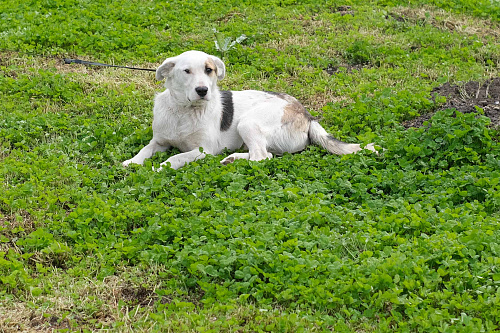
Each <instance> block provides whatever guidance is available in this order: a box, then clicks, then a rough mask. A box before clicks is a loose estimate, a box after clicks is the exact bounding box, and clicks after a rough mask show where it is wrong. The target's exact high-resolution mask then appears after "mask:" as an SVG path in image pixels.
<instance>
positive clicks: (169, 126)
mask: <svg viewBox="0 0 500 333" xmlns="http://www.w3.org/2000/svg"><path fill="white" fill-rule="evenodd" d="M211 127H213V126H210V124H209V123H207V122H206V121H204V119H203V117H197V116H196V115H193V114H170V115H165V116H164V117H155V119H154V121H153V133H154V136H155V138H156V140H157V141H158V142H159V143H160V144H161V145H170V146H174V147H176V148H178V149H180V150H181V151H189V150H192V149H195V148H198V147H200V146H202V144H203V142H204V141H205V138H207V137H211V136H213V134H214V133H211V132H212V128H211Z"/></svg>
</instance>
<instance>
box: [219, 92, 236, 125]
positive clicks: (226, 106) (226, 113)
mask: <svg viewBox="0 0 500 333" xmlns="http://www.w3.org/2000/svg"><path fill="white" fill-rule="evenodd" d="M220 97H221V103H222V117H221V119H220V130H221V131H222V132H224V131H227V130H228V129H229V127H231V124H232V123H233V114H234V105H233V93H232V92H231V91H226V90H224V91H221V92H220Z"/></svg>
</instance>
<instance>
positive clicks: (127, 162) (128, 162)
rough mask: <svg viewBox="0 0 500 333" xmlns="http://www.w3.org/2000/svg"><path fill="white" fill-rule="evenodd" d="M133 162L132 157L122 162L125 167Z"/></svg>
mask: <svg viewBox="0 0 500 333" xmlns="http://www.w3.org/2000/svg"><path fill="white" fill-rule="evenodd" d="M131 163H133V162H132V159H130V160H126V161H123V162H122V165H123V166H124V167H128V166H129V164H131Z"/></svg>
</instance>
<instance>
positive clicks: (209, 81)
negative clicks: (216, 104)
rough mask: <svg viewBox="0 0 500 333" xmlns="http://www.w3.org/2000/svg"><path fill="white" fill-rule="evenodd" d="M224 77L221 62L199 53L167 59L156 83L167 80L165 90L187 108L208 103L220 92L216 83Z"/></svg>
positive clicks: (162, 65)
mask: <svg viewBox="0 0 500 333" xmlns="http://www.w3.org/2000/svg"><path fill="white" fill-rule="evenodd" d="M225 75H226V67H225V66H224V63H223V62H222V60H220V59H219V58H217V57H215V56H212V55H209V54H206V53H204V52H200V51H187V52H184V53H182V54H180V55H178V56H176V57H172V58H168V59H166V60H165V61H164V62H163V64H161V66H160V67H158V69H157V70H156V79H157V80H159V81H161V80H163V79H165V87H166V88H167V89H169V90H170V91H171V93H172V95H173V96H174V97H175V98H176V99H177V100H179V101H181V102H186V103H187V104H200V103H204V102H206V101H209V100H210V99H211V98H212V95H213V92H214V91H216V89H217V81H218V80H222V79H223V78H224V76H225Z"/></svg>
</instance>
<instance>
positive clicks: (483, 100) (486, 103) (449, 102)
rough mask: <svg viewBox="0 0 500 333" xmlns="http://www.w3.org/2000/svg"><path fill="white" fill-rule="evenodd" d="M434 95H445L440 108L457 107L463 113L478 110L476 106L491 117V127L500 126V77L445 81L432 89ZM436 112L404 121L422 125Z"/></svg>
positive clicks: (408, 125) (409, 124)
mask: <svg viewBox="0 0 500 333" xmlns="http://www.w3.org/2000/svg"><path fill="white" fill-rule="evenodd" d="M432 94H433V97H434V98H435V97H436V96H437V95H439V96H445V97H446V103H445V104H444V105H442V106H441V107H440V108H439V110H445V109H451V108H453V109H456V110H458V111H460V112H462V113H469V112H477V110H476V107H480V108H482V109H483V110H484V115H485V116H486V117H488V118H490V119H491V127H494V128H498V127H499V126H500V78H493V79H489V80H487V81H485V82H484V83H481V82H476V81H470V82H467V83H465V84H460V85H452V84H450V83H445V84H443V85H442V86H440V87H437V88H434V89H433V90H432ZM434 113H435V112H432V113H426V114H423V115H421V116H420V117H417V118H415V119H411V120H407V121H405V122H403V126H404V127H406V128H410V127H421V126H422V125H423V123H424V122H425V121H428V120H429V119H430V118H431V117H432V116H433V115H434Z"/></svg>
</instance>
